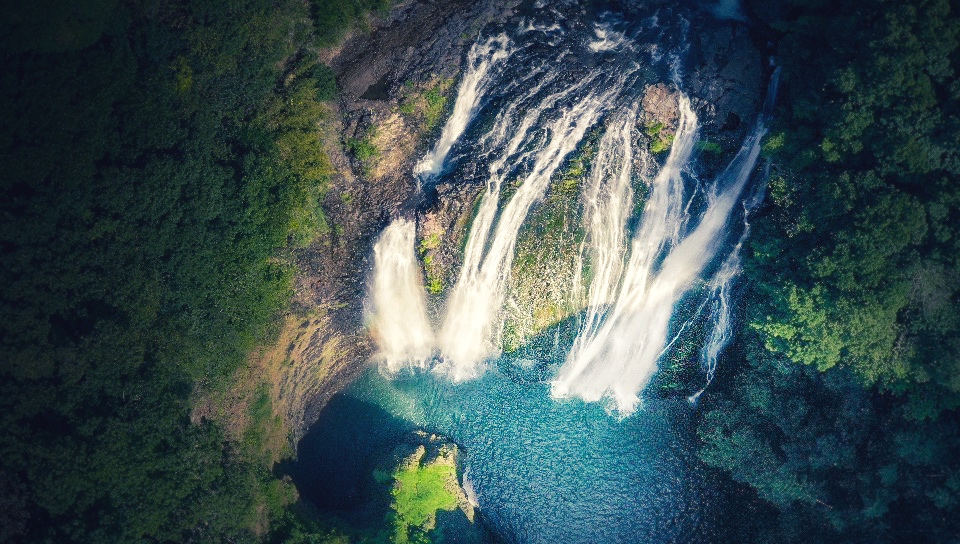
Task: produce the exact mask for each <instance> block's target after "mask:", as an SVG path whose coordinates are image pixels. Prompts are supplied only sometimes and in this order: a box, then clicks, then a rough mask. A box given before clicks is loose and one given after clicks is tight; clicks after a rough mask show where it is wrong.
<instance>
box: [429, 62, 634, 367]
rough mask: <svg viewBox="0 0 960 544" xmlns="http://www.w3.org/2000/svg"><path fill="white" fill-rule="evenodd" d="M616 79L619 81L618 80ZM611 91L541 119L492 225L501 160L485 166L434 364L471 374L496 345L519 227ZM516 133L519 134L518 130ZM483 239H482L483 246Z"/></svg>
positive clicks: (531, 116) (528, 122) (534, 114)
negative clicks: (523, 171)
mask: <svg viewBox="0 0 960 544" xmlns="http://www.w3.org/2000/svg"><path fill="white" fill-rule="evenodd" d="M593 76H595V74H594V75H593ZM593 79H594V77H590V76H588V77H586V78H583V79H581V81H580V83H578V84H576V85H573V86H570V87H568V88H567V89H565V90H564V91H561V92H560V93H557V94H556V95H554V96H553V97H551V98H550V99H548V100H546V101H544V103H543V104H542V106H541V108H542V107H543V106H546V105H548V103H550V102H556V101H558V100H560V99H563V98H567V97H568V96H570V95H573V94H574V93H576V92H577V91H580V89H581V88H582V87H584V86H586V85H587V84H589V83H590V82H591V81H593ZM619 85H621V86H622V85H623V81H622V80H621V81H620V82H619ZM618 91H619V88H618V86H617V85H616V84H611V85H610V86H609V87H608V89H607V90H606V92H604V93H603V94H602V95H599V96H598V95H595V94H589V95H587V96H586V97H585V98H583V99H581V100H579V101H578V102H576V103H574V105H573V106H571V107H568V108H567V109H566V110H564V111H563V112H562V113H561V115H560V116H559V117H557V118H556V119H555V120H553V121H552V122H550V123H549V124H548V125H547V135H546V136H545V137H544V139H545V144H544V145H542V147H540V148H537V149H536V150H535V151H533V152H532V154H531V158H532V160H533V166H532V168H531V171H530V172H529V173H528V174H527V175H526V176H524V178H523V180H522V182H521V184H520V186H519V188H518V189H517V191H516V193H515V194H514V195H513V196H512V197H511V198H510V200H509V201H508V202H507V204H506V206H504V208H503V210H502V211H501V212H500V214H499V217H498V218H497V223H496V228H492V226H493V219H494V216H495V215H496V212H497V203H498V201H499V198H500V191H501V188H502V184H503V181H504V175H503V174H504V172H503V170H502V167H501V168H499V169H497V166H498V165H497V164H494V166H493V167H492V168H491V175H490V179H489V181H488V186H487V192H486V193H485V194H484V196H483V201H482V202H481V204H480V211H479V213H478V215H477V218H476V219H475V220H474V223H473V225H472V227H471V230H470V235H469V241H468V244H467V251H466V254H465V256H464V263H463V266H462V268H461V271H460V277H459V278H458V280H457V283H456V284H455V285H454V287H453V290H452V292H451V294H450V298H449V299H448V302H447V310H446V316H445V318H444V322H443V328H442V329H441V331H440V338H439V339H440V352H441V353H442V355H443V363H442V364H441V365H439V366H438V367H437V370H438V371H440V372H443V373H445V374H446V375H448V376H449V377H450V378H451V379H452V380H454V381H461V380H466V379H472V378H474V377H476V376H477V375H478V373H479V372H480V371H481V370H482V363H483V361H484V360H485V359H487V358H489V357H491V356H493V355H495V354H496V353H497V350H498V342H499V332H500V327H501V325H502V322H501V319H500V317H501V307H502V305H503V300H504V291H505V287H506V284H507V282H508V281H509V273H510V268H511V266H512V264H513V257H514V249H515V246H516V241H517V235H518V234H519V232H520V227H521V225H522V224H523V221H524V220H525V219H526V217H527V214H528V213H529V211H530V208H531V207H532V206H533V204H534V203H536V202H537V201H538V200H539V199H540V198H542V197H543V195H544V193H545V192H546V190H547V187H548V186H549V184H550V178H551V176H553V174H554V173H555V172H556V171H557V169H558V168H559V167H560V165H561V164H562V163H563V161H564V159H565V158H566V157H567V155H569V154H570V153H571V152H572V151H573V150H574V149H576V147H577V145H578V144H579V143H580V141H581V140H582V139H583V137H584V135H585V134H586V133H587V130H589V129H590V127H591V126H593V125H594V123H596V121H597V119H598V117H599V116H600V114H601V112H602V111H603V109H604V107H605V106H607V105H608V101H609V100H610V99H611V98H612V97H613V96H615V95H616V93H617V92H618ZM544 109H545V108H543V109H540V110H539V111H537V110H528V112H527V116H526V118H525V119H524V121H523V122H521V125H520V126H521V130H522V129H523V128H525V127H528V126H532V123H533V121H534V120H535V119H536V118H539V117H540V114H541V113H542V112H543V110H544ZM516 134H517V136H520V137H522V136H523V135H522V134H521V133H520V132H519V131H518V132H517V133H516ZM516 139H517V137H516V136H515V141H514V142H511V144H512V145H508V151H514V150H515V149H516V148H517V147H518V146H519V144H520V143H521V142H520V141H516ZM504 158H506V156H504ZM487 245H489V247H488V248H487V250H486V252H484V251H483V249H484V247H485V246H487Z"/></svg>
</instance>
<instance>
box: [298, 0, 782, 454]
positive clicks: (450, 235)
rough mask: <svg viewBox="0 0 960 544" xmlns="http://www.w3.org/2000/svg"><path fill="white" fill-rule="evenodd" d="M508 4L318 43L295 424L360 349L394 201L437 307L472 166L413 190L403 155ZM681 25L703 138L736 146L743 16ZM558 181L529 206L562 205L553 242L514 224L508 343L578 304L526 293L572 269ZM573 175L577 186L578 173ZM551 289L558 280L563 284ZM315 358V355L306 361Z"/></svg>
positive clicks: (746, 92)
mask: <svg viewBox="0 0 960 544" xmlns="http://www.w3.org/2000/svg"><path fill="white" fill-rule="evenodd" d="M541 3H542V2H541ZM627 4H629V5H628V6H627V9H628V10H630V11H632V12H634V13H640V14H644V13H645V14H647V15H649V14H651V13H653V10H655V9H656V8H657V7H658V6H667V5H668V3H664V2H627ZM530 8H531V6H526V9H530ZM520 9H521V8H520V0H455V1H451V2H431V1H427V0H413V1H406V2H400V3H398V4H397V5H396V6H395V8H394V9H393V10H392V11H391V13H390V14H389V15H388V16H386V17H385V18H383V19H381V20H375V21H371V25H372V29H371V31H370V32H369V33H365V34H357V35H354V36H352V37H350V38H349V39H348V40H347V41H346V42H345V43H344V44H342V46H340V47H338V48H337V49H335V50H330V51H326V52H324V53H323V54H324V55H325V56H326V58H325V60H326V61H328V62H329V63H330V64H331V66H332V67H333V68H334V70H335V72H336V74H337V77H338V83H339V86H340V90H341V99H340V101H339V104H338V107H337V110H336V112H335V115H336V116H337V119H338V123H337V124H336V126H337V134H336V135H335V136H334V137H333V138H332V140H333V141H335V142H339V144H340V145H332V146H331V148H330V149H329V153H330V155H331V158H332V161H333V163H334V166H335V168H336V169H337V171H338V174H337V177H336V179H335V182H334V186H333V188H332V190H331V191H330V193H329V195H328V197H327V199H326V201H325V202H324V203H323V207H324V210H325V211H326V212H327V216H328V218H329V220H330V227H331V229H330V234H329V236H327V237H325V238H324V239H322V240H321V241H319V242H317V243H316V244H314V246H312V247H310V248H308V249H307V250H305V251H303V252H302V253H301V255H300V257H299V261H300V269H301V273H300V274H299V276H298V278H297V293H296V308H297V312H298V313H299V314H302V315H304V316H308V315H313V314H316V313H317V312H318V311H319V314H320V315H323V316H324V330H323V331H313V333H312V334H309V335H306V334H305V335H300V337H297V335H287V336H286V337H287V338H291V337H292V338H301V339H299V340H298V339H295V340H293V341H292V342H291V343H290V346H288V347H287V349H286V351H287V353H288V354H289V357H290V359H291V360H290V363H289V364H290V366H291V367H292V368H300V369H303V368H306V369H308V370H306V371H304V370H300V371H299V373H300V374H301V375H308V376H319V378H316V379H313V380H312V383H308V384H304V386H303V388H302V393H303V394H302V395H300V397H301V399H300V400H298V401H297V402H296V403H294V404H295V405H296V407H297V410H298V411H299V416H298V417H295V418H293V420H295V421H296V423H297V426H298V427H299V429H298V431H299V432H300V433H302V432H303V431H304V430H305V428H306V427H307V426H309V424H310V422H311V421H313V419H314V418H315V414H316V413H317V411H318V410H319V409H320V408H321V407H322V406H323V405H324V404H325V403H326V401H327V400H328V399H329V398H330V396H332V394H333V393H335V392H336V391H338V390H339V389H341V388H342V387H343V386H344V385H346V384H348V383H349V382H350V381H351V380H353V379H354V378H355V377H356V376H357V375H358V373H359V372H360V371H361V370H362V369H363V368H364V366H365V365H366V364H367V361H368V360H369V357H370V355H371V353H372V346H371V343H370V340H369V338H368V336H367V334H366V332H365V330H364V323H363V313H362V308H363V302H362V301H363V300H364V298H365V281H366V279H367V277H368V276H369V272H370V267H371V256H370V254H371V247H372V244H373V242H374V240H375V238H376V236H377V234H378V233H379V232H380V230H382V228H383V227H384V226H385V225H386V224H387V222H389V220H390V219H392V218H394V217H396V216H398V215H401V214H403V215H408V216H410V215H415V216H416V217H417V221H418V253H419V255H420V257H421V260H422V262H423V266H424V273H425V278H424V282H425V284H426V285H427V287H428V291H430V292H431V293H432V294H433V295H434V297H433V300H434V303H435V304H434V305H435V307H437V308H438V307H439V304H440V303H441V300H442V296H441V295H442V293H443V292H444V290H445V289H446V288H447V287H448V286H449V285H450V284H451V283H452V282H453V280H454V279H455V278H456V274H457V272H458V266H459V259H460V254H461V252H462V248H463V245H464V243H465V237H466V235H467V231H468V229H469V224H470V220H471V218H472V215H473V211H474V208H475V203H476V201H477V198H478V196H479V195H480V194H481V192H482V190H483V184H482V182H483V180H482V179H480V177H479V176H478V172H477V166H476V165H474V164H472V163H467V164H466V165H462V166H460V171H458V172H457V173H456V175H454V176H450V179H453V180H455V181H448V182H444V183H441V184H439V185H438V186H436V187H435V194H429V195H426V197H423V196H420V195H418V194H417V181H416V179H415V177H414V176H413V174H412V171H413V166H414V163H415V162H416V160H417V159H418V158H419V157H420V156H421V155H422V154H423V153H424V152H425V151H426V149H427V148H428V146H429V143H430V141H429V140H430V136H431V135H432V134H435V133H436V130H437V129H438V127H439V125H440V124H441V123H442V121H443V117H444V115H445V113H446V112H447V111H449V106H450V104H451V103H452V101H453V100H454V99H455V97H454V96H452V95H453V93H454V92H455V88H456V82H457V80H458V77H459V75H460V72H461V67H462V64H463V59H464V55H465V52H466V50H467V49H468V48H469V47H470V45H471V44H472V43H474V41H475V40H476V38H477V36H478V34H479V33H480V31H481V30H482V29H485V28H487V27H489V26H490V25H496V24H505V23H508V22H511V21H512V20H515V19H517V18H518V17H519V16H520V15H518V14H517V13H518V12H519V11H520ZM534 9H535V8H534ZM687 36H688V39H689V42H690V46H689V53H688V58H687V61H686V65H685V67H684V77H683V82H682V84H683V86H684V91H685V92H686V93H687V94H688V95H690V96H691V98H692V100H693V103H694V106H695V109H696V110H697V112H698V115H700V117H701V121H702V123H703V133H704V136H705V138H707V139H709V140H710V141H711V142H713V141H715V142H716V144H717V145H718V146H722V147H726V148H735V146H738V145H739V139H740V138H741V137H742V135H743V133H744V132H745V131H746V130H747V128H748V126H749V124H751V123H752V119H753V118H754V117H755V115H756V112H757V111H758V108H759V106H760V103H761V101H762V91H763V88H764V85H763V83H762V82H763V79H764V76H765V72H766V71H767V67H766V63H765V62H763V61H762V57H761V54H760V53H759V51H758V50H757V48H756V47H754V46H753V44H752V42H751V39H750V35H749V33H748V31H747V28H746V27H745V26H743V25H742V24H738V23H733V22H729V21H718V20H716V19H714V18H712V17H710V16H708V15H706V14H700V15H696V16H694V17H693V18H692V19H691V23H690V28H689V29H688V30H687ZM676 93H677V89H676V87H675V85H674V84H673V83H670V82H669V81H668V80H664V81H660V82H653V83H651V84H650V85H649V86H648V87H647V89H646V92H645V95H644V99H643V103H642V107H643V112H642V114H641V118H640V119H638V125H639V126H638V128H639V131H640V132H641V133H642V134H646V135H647V137H648V138H649V139H650V141H649V142H648V143H649V145H651V147H653V146H654V145H661V146H667V147H668V146H669V142H670V141H671V135H672V133H673V131H674V130H675V125H676V122H677V118H678V113H677V94H676ZM657 141H659V142H660V143H659V144H658V143H656V142H657ZM580 175H581V176H582V175H583V173H582V172H581V173H580ZM567 181H568V183H566V184H565V185H564V184H561V185H557V187H558V188H557V189H554V188H551V192H550V194H549V195H548V197H547V199H548V205H547V206H546V208H544V210H546V211H544V210H541V212H538V213H540V215H543V216H544V217H545V218H547V216H549V218H548V219H550V220H553V221H556V220H557V218H558V217H559V218H560V221H561V223H562V230H561V231H559V234H558V235H557V236H556V242H557V244H559V245H558V246H557V248H554V249H553V250H550V251H546V250H545V248H546V247H547V246H545V245H544V244H539V243H530V244H524V242H523V238H522V236H521V239H520V240H519V241H518V251H519V252H520V253H518V258H517V259H516V264H515V270H514V274H515V278H514V280H513V284H512V285H511V295H510V296H511V297H514V299H515V300H516V301H518V304H517V306H519V305H520V304H519V303H520V302H522V303H523V304H524V305H525V306H526V307H527V308H526V309H525V310H524V312H526V313H523V312H521V313H523V314H524V315H519V314H518V315H517V316H515V319H514V320H513V323H514V328H517V327H519V329H517V330H520V332H517V333H515V334H514V336H515V338H512V339H511V338H505V341H508V343H509V342H513V343H514V344H516V345H519V343H521V342H522V340H523V338H526V337H529V336H530V335H533V334H536V333H537V332H538V331H539V330H542V329H543V328H545V327H548V326H550V325H552V324H555V323H558V322H559V321H561V320H563V319H564V318H565V317H567V316H569V315H571V314H572V313H573V312H575V311H577V310H578V308H579V307H578V301H574V300H553V299H554V298H556V297H552V298H551V297H549V296H547V297H545V298H544V299H543V300H541V301H537V300H528V299H530V297H531V296H532V295H531V293H532V292H533V290H534V289H536V288H537V287H539V285H534V284H535V283H540V280H539V279H538V278H543V277H548V276H549V277H551V278H554V279H556V281H567V280H569V281H575V278H574V277H573V274H567V272H566V269H567V268H570V269H571V270H572V264H573V263H572V262H570V263H567V262H566V261H567V260H569V259H567V257H571V255H566V253H570V252H571V251H574V250H575V249H576V247H577V246H578V244H579V242H578V241H577V240H578V239H582V233H577V232H576V227H575V226H571V225H569V224H567V223H568V222H567V221H565V220H563V217H565V216H564V214H566V213H569V212H570V210H574V211H575V210H576V207H577V205H578V204H577V199H578V198H579V197H578V193H577V191H575V190H574V191H572V192H570V193H569V194H566V193H564V192H563V188H562V187H566V188H568V189H569V186H570V185H571V182H569V180H567ZM572 183H573V185H572V186H573V187H574V188H576V187H577V186H578V183H579V181H575V182H572ZM551 206H552V207H553V208H551ZM554 208H555V209H554ZM550 210H552V211H550ZM547 212H549V213H547ZM545 214H546V215H545ZM545 220H547V219H545ZM532 221H533V222H536V221H537V220H536V218H533V219H532ZM578 236H579V237H580V238H578ZM540 239H543V238H542V237H540V238H535V239H532V241H533V242H536V240H540ZM548 245H549V244H548ZM561 246H562V247H561ZM525 248H526V249H525ZM558 248H559V249H558ZM557 251H560V252H565V253H563V254H564V255H566V257H563V258H560V259H555V261H556V262H552V261H551V257H550V256H551V255H555V254H556V253H557ZM524 252H526V253H529V254H523V253H524ZM563 263H566V264H565V265H563V266H561V264H563ZM566 265H570V266H566ZM524 267H526V268H524ZM558 267H559V268H558ZM555 268H556V269H557V270H554V269H555ZM561 268H562V269H563V270H560V269H561ZM551 270H552V272H551ZM567 276H570V277H567ZM563 291H564V292H567V291H568V290H566V287H564V289H563ZM558 292H560V291H558ZM568 298H569V297H568ZM526 314H529V315H526ZM294 321H295V320H294ZM510 334H511V333H510V332H509V330H508V331H507V335H508V336H509V335H510ZM318 339H321V340H322V341H320V340H318ZM298 342H300V343H305V344H304V345H300V344H298ZM311 343H312V344H311ZM323 345H335V346H336V348H337V352H338V354H337V356H336V357H332V356H330V354H327V356H326V357H323V358H317V357H315V356H314V355H315V354H316V353H318V352H319V351H318V350H320V351H322V349H321V348H322V346H323ZM311 354H314V355H311ZM331 361H332V362H331ZM318 365H320V366H322V365H326V366H325V367H324V368H321V369H318V368H316V367H317V366H318ZM288 394H289V393H288ZM293 396H294V397H296V396H297V395H293ZM304 397H308V398H304ZM298 436H299V434H298Z"/></svg>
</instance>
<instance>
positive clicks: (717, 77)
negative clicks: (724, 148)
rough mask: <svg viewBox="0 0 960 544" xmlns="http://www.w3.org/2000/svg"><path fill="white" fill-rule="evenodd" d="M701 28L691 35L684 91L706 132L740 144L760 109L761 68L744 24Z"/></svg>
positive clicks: (710, 24)
mask: <svg viewBox="0 0 960 544" xmlns="http://www.w3.org/2000/svg"><path fill="white" fill-rule="evenodd" d="M700 26H702V28H699V29H695V30H694V31H692V32H691V33H690V34H691V44H690V56H689V59H688V61H687V66H686V70H685V80H684V85H685V87H686V90H687V92H688V93H689V94H690V95H691V97H692V98H693V100H694V106H695V107H696V109H697V111H698V113H699V114H700V116H701V120H702V121H703V123H704V126H705V128H706V130H707V131H708V132H716V133H717V134H719V135H721V136H723V137H725V138H732V139H739V138H740V137H741V136H742V135H743V132H744V131H745V130H747V129H748V127H749V126H750V125H752V120H753V119H755V118H756V116H757V114H758V112H759V111H760V106H761V105H762V103H763V92H764V89H765V88H766V85H765V84H764V80H763V79H764V73H765V69H764V67H765V63H764V61H763V58H762V55H761V54H760V51H758V50H757V48H756V47H755V46H754V44H753V42H752V41H751V39H750V34H749V32H748V29H747V27H746V26H745V25H744V24H741V23H735V22H720V21H716V20H706V21H705V22H704V23H702V24H701V25H700Z"/></svg>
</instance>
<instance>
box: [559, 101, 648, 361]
mask: <svg viewBox="0 0 960 544" xmlns="http://www.w3.org/2000/svg"><path fill="white" fill-rule="evenodd" d="M636 116H637V111H636V107H634V108H631V109H630V110H629V111H628V112H627V113H626V114H625V115H621V116H619V117H618V118H617V119H615V120H614V121H612V122H611V123H610V124H609V126H608V127H607V130H606V132H605V133H604V135H603V137H602V138H601V139H600V144H599V146H598V147H597V154H596V156H595V157H594V159H593V164H592V168H591V170H590V179H589V182H588V183H587V185H586V187H585V188H584V191H583V201H584V215H585V216H586V218H587V221H588V223H587V227H588V231H587V233H588V234H587V236H588V240H589V241H590V246H589V251H590V253H589V259H590V266H591V271H592V279H591V281H590V289H589V291H588V292H587V312H586V315H585V317H584V320H583V326H582V327H583V331H584V333H583V334H581V335H580V337H579V338H580V339H585V338H590V337H592V335H594V334H596V332H597V329H598V328H599V326H600V323H601V319H602V318H603V315H604V313H605V311H606V308H607V307H608V306H609V304H610V303H612V302H613V299H614V296H615V295H616V288H617V286H618V285H619V284H620V276H621V274H622V273H623V255H624V254H625V253H626V237H627V232H626V229H627V220H628V219H630V216H631V215H632V213H633V205H634V202H633V173H634V160H633V154H634V149H633V140H634V138H635V135H634V132H635V128H634V127H635V126H636ZM641 152H642V151H641ZM578 347H579V345H578V346H576V347H574V349H575V350H576V349H577V348H578Z"/></svg>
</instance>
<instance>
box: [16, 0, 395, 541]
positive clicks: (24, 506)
mask: <svg viewBox="0 0 960 544" xmlns="http://www.w3.org/2000/svg"><path fill="white" fill-rule="evenodd" d="M321 5H322V6H324V7H327V8H330V7H337V8H338V9H339V8H342V9H341V10H340V11H338V12H336V13H339V14H340V15H338V16H337V17H338V18H337V19H336V21H335V23H330V22H329V21H326V20H321V21H320V25H319V27H315V23H314V21H313V20H312V19H311V17H310V10H309V6H307V5H306V4H304V3H302V2H297V1H280V2H266V1H259V0H249V1H232V2H226V3H221V2H204V1H185V2H181V1H166V0H159V1H156V2H148V3H143V2H127V1H117V0H113V1H111V0H106V1H100V2H83V3H76V2H66V3H64V2H57V1H53V0H50V1H45V2H39V3H24V4H19V5H12V4H11V5H10V6H6V7H4V8H3V13H2V16H0V21H2V23H0V25H2V31H0V36H2V38H0V46H2V48H3V54H4V62H5V70H4V74H3V77H2V79H0V93H2V95H3V100H2V103H3V128H2V137H0V157H2V160H3V164H4V166H5V169H6V175H4V176H3V177H2V181H0V184H2V190H3V194H4V198H3V199H2V200H0V210H2V217H3V219H2V224H0V247H2V252H3V266H2V268H0V284H2V285H0V298H2V304H0V316H2V319H0V359H2V361H3V363H2V367H0V374H2V377H0V408H2V409H0V412H2V414H0V428H2V433H3V436H4V439H3V443H2V460H0V467H2V468H0V474H2V476H0V497H2V499H0V500H2V503H3V508H2V509H0V540H4V541H30V542H71V541H77V542H129V541H139V540H143V539H146V540H151V541H176V542H185V541H207V540H217V541H246V540H254V539H257V538H259V536H260V535H262V534H263V533H264V532H265V531H266V530H267V527H268V524H269V522H270V520H271V519H276V518H279V517H281V516H284V515H285V514H284V513H283V512H284V508H285V505H286V504H288V503H290V502H291V501H292V500H293V499H294V498H295V491H294V490H293V488H292V486H290V485H289V484H286V483H284V482H282V481H280V480H278V479H276V478H275V477H274V476H273V475H272V474H271V472H270V470H269V469H270V466H269V465H270V464H271V463H270V462H269V459H271V458H273V454H270V455H267V456H266V459H265V458H264V456H263V449H264V447H266V446H265V445H266V444H267V443H273V442H275V441H272V439H268V437H269V436H272V434H271V433H274V430H275V425H274V424H273V423H272V422H273V420H274V415H273V408H272V406H271V398H270V396H269V395H268V394H266V391H265V390H263V389H260V388H256V387H254V388H252V390H253V391H254V392H255V394H253V395H252V397H251V402H249V403H248V404H249V405H248V406H247V407H246V408H245V410H246V411H247V413H246V414H245V417H246V420H247V421H248V422H249V426H248V427H247V428H246V430H245V431H243V432H241V433H240V434H239V436H238V437H232V439H231V437H230V436H228V435H227V434H226V433H225V431H224V429H223V428H222V426H221V425H220V424H219V423H218V422H215V421H212V420H208V419H206V418H204V417H194V418H193V420H191V413H192V411H193V408H194V403H195V402H196V399H197V398H198V396H199V395H201V394H202V393H204V392H207V391H213V390H218V389H222V388H225V387H227V386H228V385H229V381H230V379H231V377H232V376H233V375H234V372H235V370H236V369H237V368H238V367H240V366H242V365H243V364H244V362H245V361H246V357H247V355H248V353H249V352H250V350H251V349H252V348H253V347H254V346H255V345H257V344H259V343H262V342H264V341H266V340H268V339H269V338H271V334H272V333H271V331H272V330H274V329H275V327H274V325H275V324H276V323H277V313H278V311H279V310H281V309H282V308H283V307H284V306H285V305H286V304H287V302H288V300H289V297H290V278H291V274H292V270H291V265H290V264H289V263H290V259H289V258H288V257H287V256H288V254H289V251H290V249H291V248H295V247H298V246H301V245H304V244H307V243H310V242H311V241H312V240H314V239H315V238H316V237H317V236H320V235H322V234H323V233H324V232H325V229H326V226H325V225H326V221H325V218H324V214H323V211H322V209H321V207H320V202H321V199H322V198H323V195H324V194H325V191H326V188H327V185H328V182H329V177H330V175H331V165H330V161H329V159H328V157H327V155H326V153H325V152H324V146H323V145H322V142H321V141H320V140H319V138H320V134H321V131H320V130H318V128H319V125H321V124H323V123H324V122H325V119H326V118H327V116H328V115H329V109H328V108H327V106H325V105H324V103H323V101H325V100H329V99H331V98H333V96H334V94H335V86H334V85H335V84H334V82H333V79H332V73H331V72H330V70H329V68H327V67H326V66H324V65H322V64H319V63H318V62H317V61H316V60H315V59H316V57H317V55H316V54H315V53H316V49H317V47H318V46H319V45H322V44H327V43H331V42H332V41H335V40H336V39H338V38H339V37H340V36H341V35H342V32H343V28H345V27H347V26H349V25H352V24H353V21H354V20H356V19H357V18H358V17H359V15H361V14H362V13H363V10H364V9H367V8H368V7H382V6H384V5H386V3H385V2H382V1H381V2H377V3H376V5H375V6H374V5H373V4H370V5H368V3H364V2H359V3H357V2H348V1H324V2H320V1H318V3H317V6H318V7H320V6H321ZM321 11H322V10H321ZM322 13H324V14H329V13H332V12H330V11H322ZM194 415H196V414H194Z"/></svg>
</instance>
